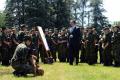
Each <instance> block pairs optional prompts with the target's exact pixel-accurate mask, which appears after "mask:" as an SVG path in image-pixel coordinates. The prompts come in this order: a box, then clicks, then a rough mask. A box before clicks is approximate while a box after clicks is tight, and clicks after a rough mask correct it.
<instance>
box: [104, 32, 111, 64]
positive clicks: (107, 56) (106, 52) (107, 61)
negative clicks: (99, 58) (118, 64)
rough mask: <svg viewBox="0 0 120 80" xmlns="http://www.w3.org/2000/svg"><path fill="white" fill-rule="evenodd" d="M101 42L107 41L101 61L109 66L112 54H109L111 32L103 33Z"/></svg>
mask: <svg viewBox="0 0 120 80" xmlns="http://www.w3.org/2000/svg"><path fill="white" fill-rule="evenodd" d="M104 36H105V37H104V39H103V44H104V45H106V44H107V43H108V46H107V47H105V49H103V53H102V54H103V62H104V65H105V66H111V65H112V54H111V48H112V47H111V33H108V34H106V35H104Z"/></svg>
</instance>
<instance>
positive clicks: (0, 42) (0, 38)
mask: <svg viewBox="0 0 120 80" xmlns="http://www.w3.org/2000/svg"><path fill="white" fill-rule="evenodd" d="M1 54H2V29H1V28H0V63H1V59H2V56H1Z"/></svg>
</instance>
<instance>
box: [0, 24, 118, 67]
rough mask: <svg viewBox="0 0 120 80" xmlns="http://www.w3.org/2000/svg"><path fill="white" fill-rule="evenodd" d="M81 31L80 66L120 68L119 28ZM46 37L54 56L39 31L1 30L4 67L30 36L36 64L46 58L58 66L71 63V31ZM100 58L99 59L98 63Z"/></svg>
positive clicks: (0, 51) (58, 31)
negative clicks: (46, 46) (98, 64)
mask: <svg viewBox="0 0 120 80" xmlns="http://www.w3.org/2000/svg"><path fill="white" fill-rule="evenodd" d="M78 29H79V30H80V36H79V37H80V39H79V40H80V41H79V43H78V45H79V46H76V48H78V49H79V53H78V54H77V57H78V58H79V60H78V62H81V63H88V64H89V65H93V64H96V63H98V61H99V62H100V63H101V64H103V65H105V66H112V65H114V66H120V49H119V47H120V27H119V26H114V27H111V28H108V27H105V28H103V30H101V32H100V33H99V34H98V33H97V31H96V29H95V28H93V27H88V28H82V27H81V28H78ZM44 33H45V37H46V40H47V43H48V46H49V48H50V52H51V54H49V56H48V55H47V53H46V51H45V48H44V46H43V43H42V40H41V38H40V36H39V32H38V30H37V28H36V27H33V28H32V29H30V30H29V29H28V28H26V25H21V27H20V29H19V30H17V29H16V28H1V29H0V61H1V64H2V65H4V66H9V65H10V60H11V58H12V56H13V54H14V51H15V49H16V47H17V45H18V44H20V43H21V42H23V40H24V36H25V35H30V36H31V38H32V44H31V45H30V46H29V48H30V49H31V52H33V53H35V55H36V56H37V62H38V63H39V60H40V59H41V62H43V63H44V62H45V58H47V57H51V56H52V58H53V60H54V61H55V62H56V61H57V59H59V61H60V62H70V55H69V53H70V50H69V45H70V44H69V37H70V36H69V29H67V28H62V29H57V28H54V29H48V28H47V29H44ZM98 56H99V57H100V59H99V60H98Z"/></svg>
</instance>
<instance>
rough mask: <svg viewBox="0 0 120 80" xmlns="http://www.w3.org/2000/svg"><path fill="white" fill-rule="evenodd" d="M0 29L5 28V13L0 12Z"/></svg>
mask: <svg viewBox="0 0 120 80" xmlns="http://www.w3.org/2000/svg"><path fill="white" fill-rule="evenodd" d="M0 27H5V13H4V12H0Z"/></svg>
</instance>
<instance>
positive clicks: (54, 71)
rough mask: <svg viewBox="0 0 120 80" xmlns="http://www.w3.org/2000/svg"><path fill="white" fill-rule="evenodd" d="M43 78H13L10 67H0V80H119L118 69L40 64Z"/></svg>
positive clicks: (84, 65) (100, 66)
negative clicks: (43, 71) (43, 72)
mask: <svg viewBox="0 0 120 80" xmlns="http://www.w3.org/2000/svg"><path fill="white" fill-rule="evenodd" d="M41 66H42V67H43V69H44V70H45V74H44V76H42V77H41V76H37V77H31V76H29V77H15V76H13V75H12V74H11V73H12V71H13V69H12V68H11V67H3V66H0V80H120V68H115V67H104V66H102V65H100V64H97V65H93V66H89V65H87V64H81V63H80V64H79V65H78V66H70V65H69V64H66V63H59V62H57V63H54V64H52V65H48V64H42V65H41Z"/></svg>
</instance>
